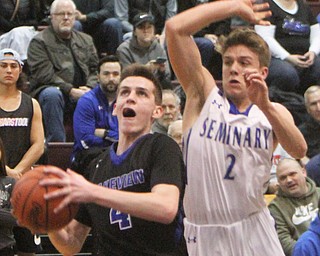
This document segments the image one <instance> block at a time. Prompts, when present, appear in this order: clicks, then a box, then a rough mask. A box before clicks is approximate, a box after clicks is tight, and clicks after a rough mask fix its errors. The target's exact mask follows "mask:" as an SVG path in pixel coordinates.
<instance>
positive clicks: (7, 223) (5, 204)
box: [0, 138, 17, 256]
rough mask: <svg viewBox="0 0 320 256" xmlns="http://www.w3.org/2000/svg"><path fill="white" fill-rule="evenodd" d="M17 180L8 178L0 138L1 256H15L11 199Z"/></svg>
mask: <svg viewBox="0 0 320 256" xmlns="http://www.w3.org/2000/svg"><path fill="white" fill-rule="evenodd" d="M14 184H15V179H14V178H11V177H8V176H7V171H6V158H5V151H4V146H3V143H2V140H1V138H0V255H1V256H13V255H14V250H13V245H14V244H15V240H14V237H13V232H12V228H13V226H15V225H16V224H17V223H16V219H15V218H14V217H13V216H12V214H11V212H10V210H11V203H10V197H11V194H12V190H13V187H14Z"/></svg>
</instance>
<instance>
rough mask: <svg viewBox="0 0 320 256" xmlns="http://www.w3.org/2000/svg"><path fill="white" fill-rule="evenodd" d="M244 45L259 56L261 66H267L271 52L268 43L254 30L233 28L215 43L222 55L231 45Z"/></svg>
mask: <svg viewBox="0 0 320 256" xmlns="http://www.w3.org/2000/svg"><path fill="white" fill-rule="evenodd" d="M236 45H244V46H246V47H248V48H249V49H250V50H251V51H253V52H254V53H256V54H257V55H258V57H259V62H260V66H261V67H269V64H270V60H271V53H270V50H269V46H268V44H267V43H266V42H265V41H264V40H263V38H262V37H261V36H259V35H258V34H257V33H256V32H255V31H254V30H252V29H250V28H241V29H235V30H233V31H232V32H231V33H230V34H229V35H228V36H227V37H224V36H222V37H221V38H220V39H219V42H218V45H217V51H219V52H220V53H221V54H222V55H223V54H224V53H225V52H226V51H227V50H228V49H229V48H230V47H232V46H236Z"/></svg>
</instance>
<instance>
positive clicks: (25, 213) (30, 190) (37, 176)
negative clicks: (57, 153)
mask: <svg viewBox="0 0 320 256" xmlns="http://www.w3.org/2000/svg"><path fill="white" fill-rule="evenodd" d="M44 167H46V168H50V167H54V166H50V165H47V166H43V165H42V166H37V167H36V168H34V169H33V170H30V171H28V172H27V173H25V174H24V175H23V176H22V178H21V179H20V180H18V182H17V183H16V185H15V187H14V189H13V192H12V196H11V203H12V207H13V215H14V216H15V217H16V218H17V219H18V222H19V224H20V225H21V226H24V227H26V228H28V229H30V230H32V231H33V232H37V233H47V232H49V231H53V230H57V229H60V228H62V227H64V226H65V225H67V224H68V223H69V222H70V221H71V220H72V219H73V218H74V216H75V215H76V213H77V211H78V208H79V207H78V204H69V205H68V206H67V207H65V208H64V209H63V210H62V211H60V212H59V213H57V214H56V213H54V212H53V210H54V208H56V207H57V206H58V205H59V204H60V202H61V200H62V198H56V199H52V200H51V199H50V200H45V199H44V198H43V195H44V194H46V193H48V192H52V191H54V190H56V189H58V187H54V186H40V185H39V181H40V180H41V179H43V178H57V176H55V175H52V174H46V173H44V172H43V168H44ZM54 168H57V167H54Z"/></svg>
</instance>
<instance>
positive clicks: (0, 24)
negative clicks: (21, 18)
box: [0, 16, 17, 32]
mask: <svg viewBox="0 0 320 256" xmlns="http://www.w3.org/2000/svg"><path fill="white" fill-rule="evenodd" d="M16 26H17V24H15V22H12V21H8V20H7V19H6V18H4V17H2V16H0V28H1V30H0V31H1V32H9V31H10V30H11V29H13V28H15V27H16Z"/></svg>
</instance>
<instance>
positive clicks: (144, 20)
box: [117, 13, 172, 89]
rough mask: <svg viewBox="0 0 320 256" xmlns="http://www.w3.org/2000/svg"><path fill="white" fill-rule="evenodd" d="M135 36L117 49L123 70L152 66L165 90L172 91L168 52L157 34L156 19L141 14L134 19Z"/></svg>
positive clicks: (146, 14)
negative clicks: (137, 64)
mask: <svg viewBox="0 0 320 256" xmlns="http://www.w3.org/2000/svg"><path fill="white" fill-rule="evenodd" d="M133 25H134V29H133V36H132V38H131V39H129V40H127V41H125V42H123V43H122V44H121V45H120V46H119V47H118V49H117V56H118V58H119V61H120V63H121V65H122V67H123V68H125V67H127V66H129V65H130V64H133V63H139V64H144V65H148V66H150V68H151V69H152V71H153V73H154V74H155V75H156V77H157V78H158V79H159V81H160V83H161V85H162V87H163V88H164V89H172V85H171V71H170V67H169V62H168V58H167V55H166V52H165V50H164V48H163V47H162V45H161V44H160V42H159V40H158V39H157V37H156V34H155V19H154V17H153V16H152V15H151V14H148V13H140V14H137V15H136V16H135V17H134V19H133Z"/></svg>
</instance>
